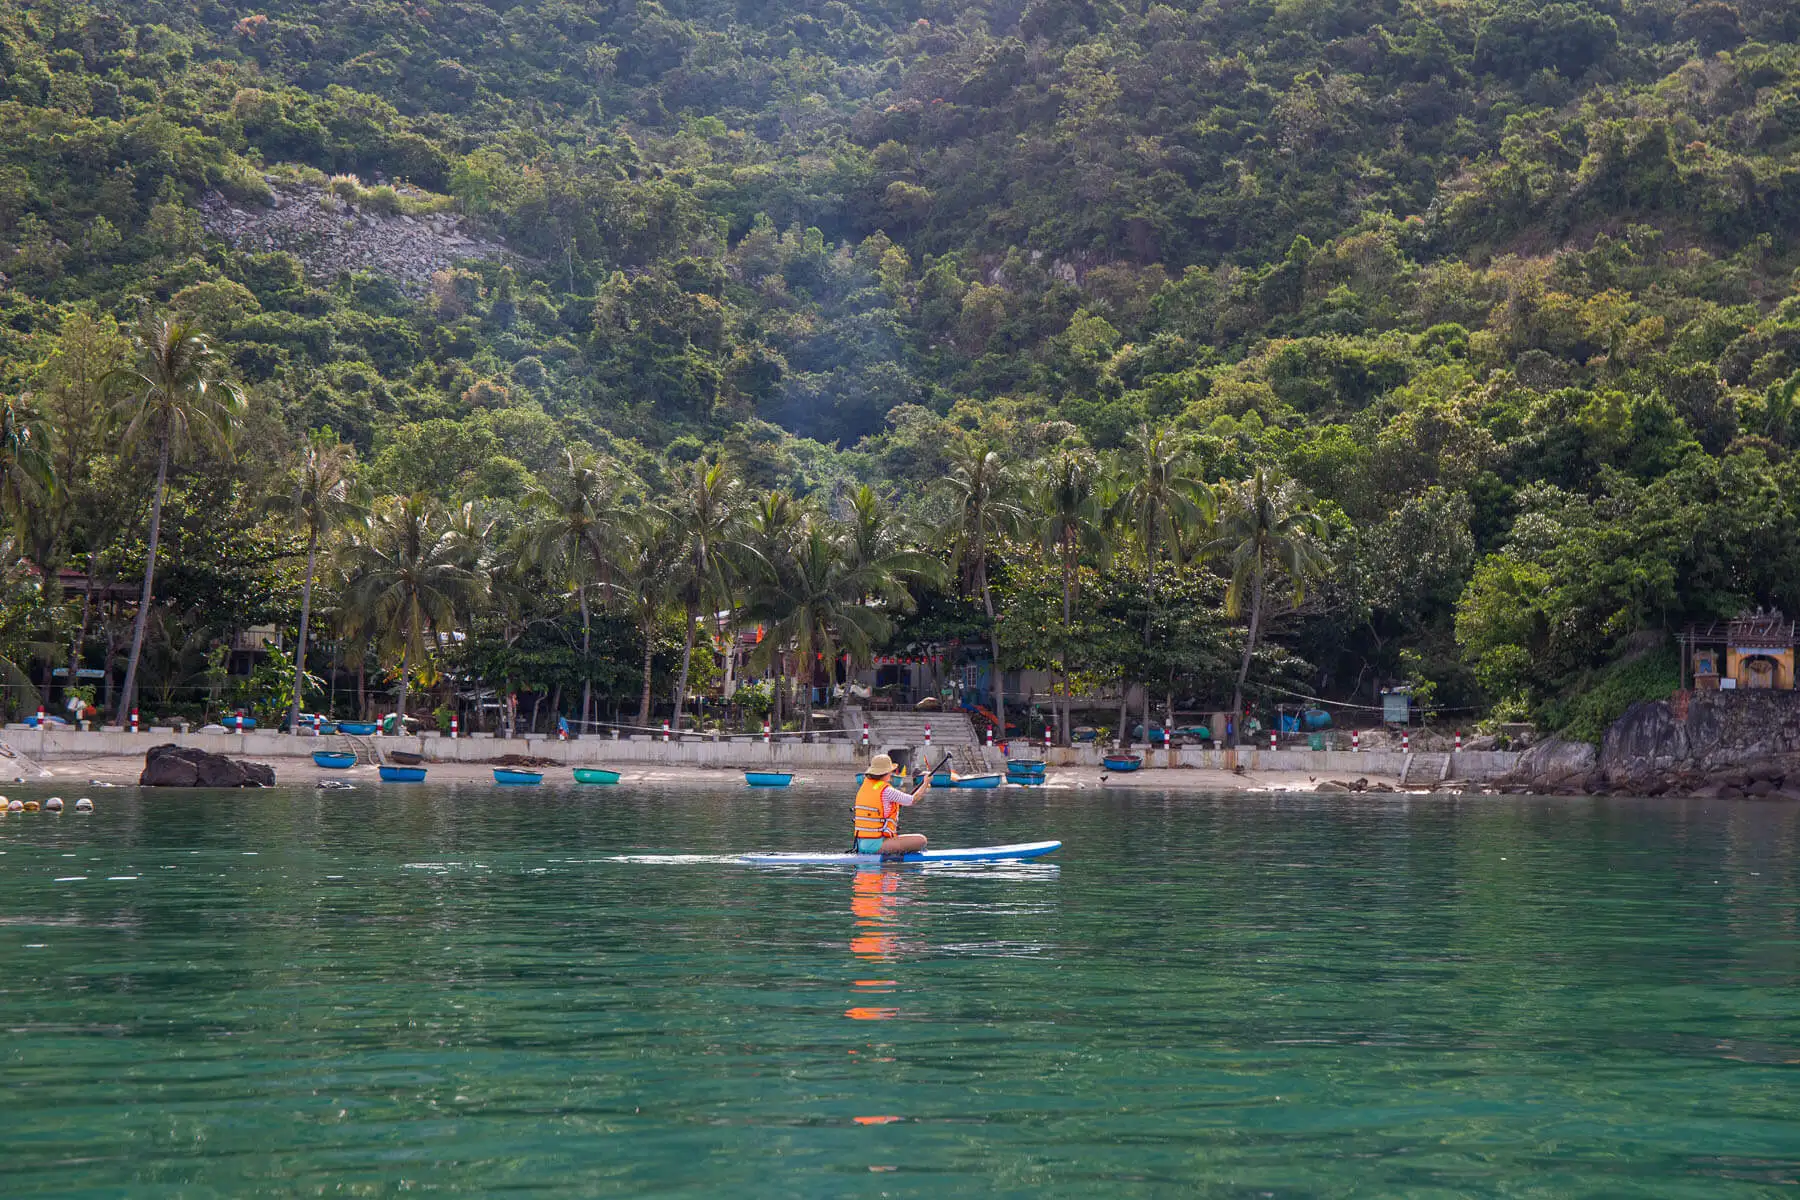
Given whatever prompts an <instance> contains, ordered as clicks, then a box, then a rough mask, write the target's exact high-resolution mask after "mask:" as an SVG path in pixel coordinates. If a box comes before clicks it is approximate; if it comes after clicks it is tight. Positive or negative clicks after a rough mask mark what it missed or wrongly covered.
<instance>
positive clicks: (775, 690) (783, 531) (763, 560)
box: [744, 492, 810, 729]
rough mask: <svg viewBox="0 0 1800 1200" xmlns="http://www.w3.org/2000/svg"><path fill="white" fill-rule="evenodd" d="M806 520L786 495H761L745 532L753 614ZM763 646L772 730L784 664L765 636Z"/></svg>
mask: <svg viewBox="0 0 1800 1200" xmlns="http://www.w3.org/2000/svg"><path fill="white" fill-rule="evenodd" d="M809 519H810V514H809V513H808V512H807V510H806V509H805V508H803V507H802V506H801V505H800V503H799V502H798V501H796V500H795V499H794V498H793V497H792V496H790V495H788V494H787V493H786V492H764V493H763V494H762V496H761V497H759V498H758V500H757V502H756V507H755V508H754V509H752V510H751V512H750V519H749V522H748V523H747V525H746V526H745V529H744V541H745V545H746V546H747V547H748V548H749V550H750V551H751V554H752V556H753V557H752V559H751V565H752V566H753V568H754V570H755V578H754V594H755V597H756V599H755V600H754V601H753V603H752V605H751V608H752V610H753V611H757V612H761V611H763V609H764V606H763V605H762V603H761V601H762V599H763V598H764V597H766V596H767V595H768V594H769V592H770V590H771V589H772V588H774V587H775V586H776V581H777V580H778V578H779V577H780V575H781V573H782V572H783V571H784V570H787V569H789V565H788V564H789V559H791V558H792V556H793V553H794V548H795V546H796V545H797V544H798V542H799V540H800V538H801V536H802V534H803V532H804V530H805V529H806V525H807V521H808V520H809ZM764 645H765V646H766V647H767V649H766V650H765V651H764V652H763V653H762V655H761V657H762V658H764V659H765V660H770V659H771V658H772V661H773V666H774V678H773V680H772V686H771V689H770V691H771V696H770V699H771V700H772V701H773V706H772V711H771V712H770V714H769V720H770V722H771V723H772V724H773V725H774V726H775V728H777V729H780V728H781V714H782V695H781V694H782V691H783V689H784V687H785V685H786V681H787V673H786V661H785V656H784V655H783V653H782V650H781V648H780V647H779V646H776V645H775V643H774V642H772V641H769V640H767V637H766V635H765V639H764Z"/></svg>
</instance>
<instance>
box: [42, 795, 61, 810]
mask: <svg viewBox="0 0 1800 1200" xmlns="http://www.w3.org/2000/svg"><path fill="white" fill-rule="evenodd" d="M62 808H63V805H62V797H61V796H52V797H50V798H49V799H48V800H46V801H44V811H45V812H61V811H62Z"/></svg>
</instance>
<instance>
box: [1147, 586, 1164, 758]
mask: <svg viewBox="0 0 1800 1200" xmlns="http://www.w3.org/2000/svg"><path fill="white" fill-rule="evenodd" d="M1148 591H1149V601H1150V607H1149V611H1148V612H1146V613H1145V614H1144V648H1145V649H1146V650H1148V649H1149V648H1150V638H1151V636H1152V634H1153V632H1154V630H1155V624H1154V623H1155V621H1156V560H1155V559H1154V558H1152V559H1151V560H1150V579H1149V588H1148ZM1152 744H1153V740H1152V738H1151V737H1150V681H1149V680H1148V679H1146V680H1144V748H1145V749H1146V750H1148V749H1149V748H1150V746H1151V745H1152ZM1164 748H1165V749H1167V747H1164Z"/></svg>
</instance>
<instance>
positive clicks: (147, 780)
mask: <svg viewBox="0 0 1800 1200" xmlns="http://www.w3.org/2000/svg"><path fill="white" fill-rule="evenodd" d="M138 786H140V787H208V788H235V787H274V786H275V769H274V768H273V767H271V766H269V765H268V764H266V763H255V762H239V761H238V760H236V759H232V758H226V757H225V756H224V755H222V754H208V753H207V752H206V751H204V750H196V749H194V748H193V747H191V746H177V745H175V744H174V743H173V742H166V743H164V744H163V745H161V746H152V747H150V749H149V750H147V751H145V752H144V773H143V774H142V775H140V776H138Z"/></svg>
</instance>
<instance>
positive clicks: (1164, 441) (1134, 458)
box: [1109, 423, 1217, 742]
mask: <svg viewBox="0 0 1800 1200" xmlns="http://www.w3.org/2000/svg"><path fill="white" fill-rule="evenodd" d="M1125 466H1126V469H1127V471H1128V472H1129V474H1128V475H1127V476H1126V479H1125V480H1124V486H1123V487H1121V488H1120V490H1119V495H1118V498H1117V500H1116V501H1115V503H1114V505H1113V510H1112V512H1111V513H1110V514H1109V515H1110V516H1111V517H1112V519H1113V521H1114V523H1115V524H1116V525H1118V526H1119V527H1120V528H1122V529H1123V530H1125V532H1126V533H1127V534H1128V535H1129V537H1130V539H1131V541H1132V542H1133V543H1134V544H1135V546H1136V548H1137V550H1138V552H1139V553H1140V554H1142V555H1143V557H1144V571H1145V581H1146V589H1145V590H1146V591H1147V593H1148V598H1149V601H1150V603H1149V606H1148V609H1147V610H1146V612H1145V614H1144V644H1145V646H1146V648H1148V646H1149V644H1150V637H1151V629H1152V626H1153V625H1154V622H1155V618H1156V611H1157V608H1156V600H1157V596H1156V585H1157V568H1158V567H1159V566H1160V565H1161V563H1162V560H1163V559H1164V558H1165V557H1166V558H1167V559H1168V560H1169V565H1170V566H1171V567H1173V568H1174V569H1176V570H1180V569H1181V565H1182V561H1183V559H1184V557H1185V556H1186V552H1187V548H1188V546H1190V545H1192V544H1193V542H1194V540H1195V537H1194V535H1195V533H1196V532H1197V531H1199V530H1200V529H1202V528H1204V527H1205V526H1206V525H1208V524H1210V523H1211V521H1212V520H1213V518H1214V516H1215V515H1216V511H1217V510H1216V507H1215V504H1214V496H1213V494H1212V491H1211V489H1209V488H1208V487H1207V486H1206V484H1205V483H1204V482H1202V481H1201V479H1200V478H1199V476H1197V475H1196V474H1194V471H1193V457H1192V443H1191V442H1190V441H1189V439H1188V438H1187V437H1186V436H1185V435H1183V434H1182V433H1180V432H1178V431H1177V430H1176V429H1175V428H1174V427H1173V426H1165V427H1164V428H1162V429H1154V430H1153V429H1151V428H1150V426H1149V424H1148V423H1146V424H1144V425H1141V426H1140V427H1139V428H1138V430H1137V432H1136V433H1135V434H1134V435H1133V437H1132V439H1131V442H1130V445H1129V446H1128V448H1127V450H1126V456H1125ZM1166 698H1167V701H1168V705H1169V709H1168V714H1167V715H1168V717H1169V720H1170V723H1171V724H1172V723H1173V719H1174V705H1175V698H1174V692H1173V688H1172V687H1171V689H1170V691H1169V693H1168V694H1167V697H1166ZM1119 711H1120V717H1121V719H1120V722H1119V738H1120V740H1121V741H1122V742H1123V741H1127V740H1129V739H1128V738H1127V737H1126V732H1125V725H1126V720H1125V719H1124V711H1125V710H1124V701H1123V698H1121V700H1120V710H1119ZM1144 740H1145V741H1146V742H1148V741H1149V740H1150V687H1149V681H1148V680H1146V681H1145V686H1144Z"/></svg>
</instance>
